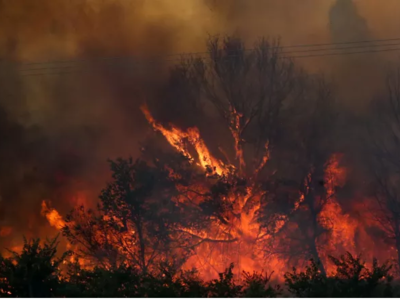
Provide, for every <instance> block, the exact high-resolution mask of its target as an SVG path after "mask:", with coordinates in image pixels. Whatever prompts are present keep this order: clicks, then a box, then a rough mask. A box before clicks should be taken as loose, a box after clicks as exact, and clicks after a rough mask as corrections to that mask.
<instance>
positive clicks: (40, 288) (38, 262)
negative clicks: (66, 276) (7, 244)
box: [0, 238, 68, 297]
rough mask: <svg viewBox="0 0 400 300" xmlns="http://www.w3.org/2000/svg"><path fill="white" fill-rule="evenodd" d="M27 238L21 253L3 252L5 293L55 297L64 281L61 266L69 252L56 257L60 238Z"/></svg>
mask: <svg viewBox="0 0 400 300" xmlns="http://www.w3.org/2000/svg"><path fill="white" fill-rule="evenodd" d="M24 240H25V244H24V247H23V248H22V251H21V253H17V252H14V251H10V253H11V257H9V258H6V257H4V256H3V255H0V296H1V297H54V296H56V292H57V289H59V288H60V286H61V285H62V280H60V278H59V277H60V275H61V273H60V266H61V264H62V262H63V261H64V259H65V258H66V256H67V255H68V253H64V254H62V255H61V257H58V258H57V257H56V252H57V238H55V239H53V240H50V241H47V242H45V243H44V244H43V245H42V244H41V243H40V240H39V239H36V240H26V239H24Z"/></svg>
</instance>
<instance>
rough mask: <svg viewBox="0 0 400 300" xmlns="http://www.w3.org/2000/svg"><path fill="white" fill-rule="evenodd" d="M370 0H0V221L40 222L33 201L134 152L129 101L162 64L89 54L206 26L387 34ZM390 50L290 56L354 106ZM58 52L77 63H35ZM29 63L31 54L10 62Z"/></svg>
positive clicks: (137, 53)
mask: <svg viewBox="0 0 400 300" xmlns="http://www.w3.org/2000/svg"><path fill="white" fill-rule="evenodd" d="M375 7H376V0H364V1H361V0H360V1H351V0H337V1H335V0H326V1H320V0H303V1H298V0H282V1H278V0H173V1H171V0H120V1H118V0H104V1H100V0H70V1H65V0H35V1H32V0H13V1H9V0H1V1H0V65H1V67H0V143H1V148H0V227H6V226H11V227H13V228H14V233H15V235H14V234H13V239H14V236H15V240H16V241H19V239H20V234H22V233H25V234H26V233H30V234H31V235H40V234H42V233H43V232H47V231H48V227H47V225H46V221H45V220H44V219H43V217H41V216H40V203H41V201H42V200H43V199H51V200H52V202H53V204H54V206H55V207H56V208H57V209H59V210H61V211H63V212H66V211H67V210H68V209H70V208H71V206H72V205H74V204H76V203H75V202H74V200H71V199H74V195H75V193H76V191H82V192H87V193H89V194H90V195H91V196H94V195H96V193H98V192H99V191H100V189H101V188H102V187H103V186H104V183H105V181H106V180H107V178H108V175H109V174H108V168H107V167H108V166H107V162H106V160H107V158H115V157H117V156H125V157H126V156H129V155H132V156H134V157H135V156H137V155H138V149H139V145H140V142H141V141H142V140H143V138H144V137H145V136H146V133H147V132H148V131H149V130H150V129H149V127H148V126H147V123H146V122H145V119H144V118H143V116H142V115H141V113H140V110H139V106H140V104H142V103H143V102H145V101H146V97H149V92H150V94H151V95H154V94H156V95H157V96H158V97H162V93H161V92H160V91H162V89H163V86H164V83H165V81H166V80H165V78H166V75H167V74H168V71H167V64H166V62H165V61H164V60H163V61H159V62H158V63H157V64H151V65H149V64H142V65H140V67H138V64H132V66H131V67H129V64H128V63H127V61H126V60H122V63H121V64H122V66H124V67H125V68H119V69H118V68H116V67H115V65H116V63H115V62H114V64H113V66H114V67H113V68H111V69H110V68H109V67H104V64H101V65H99V63H98V62H96V61H90V60H91V59H95V58H101V57H131V58H135V59H137V60H139V61H140V60H143V59H147V58H150V57H157V56H161V57H164V56H166V55H168V54H170V53H181V52H197V51H204V50H205V41H206V39H207V37H208V36H209V35H215V34H222V35H225V34H237V35H239V36H241V37H242V38H243V39H244V40H245V41H246V42H247V43H248V44H249V45H250V46H251V43H252V42H253V41H254V40H255V39H257V38H259V37H260V36H272V37H278V36H280V37H281V38H282V44H283V45H294V44H302V43H323V42H328V43H329V42H337V41H340V42H341V41H345V42H346V41H351V40H356V39H372V38H374V39H375V38H393V37H395V34H396V32H397V30H398V28H400V19H399V18H398V17H396V15H395V13H394V12H395V11H400V2H398V1H397V0H385V1H384V4H382V5H381V6H380V9H379V10H378V9H375ZM396 28H397V29H396ZM394 58H395V56H393V55H389V54H388V55H385V56H383V55H382V56H379V57H373V58H371V56H368V57H367V56H365V57H362V58H358V59H355V58H346V59H339V60H335V59H331V58H326V59H324V58H316V59H310V60H304V61H301V62H299V63H300V64H301V65H303V66H304V67H305V68H307V69H308V70H310V72H321V71H323V72H326V73H327V74H328V75H329V76H332V77H336V82H337V83H338V84H339V85H340V84H341V86H342V88H341V89H340V93H341V94H342V95H344V96H343V99H345V100H343V101H346V103H347V102H349V101H350V102H352V103H356V105H350V106H352V107H353V108H354V109H358V108H359V107H361V106H362V105H363V103H364V102H365V101H366V100H365V99H364V98H365V97H367V95H368V93H370V91H367V92H365V93H361V94H354V93H353V94H352V93H351V92H353V91H354V90H355V89H354V85H355V84H363V86H374V85H373V84H371V85H370V84H367V83H366V81H374V82H375V81H377V78H379V76H378V75H376V76H369V77H368V76H367V77H363V76H361V75H362V74H366V73H368V72H369V71H370V70H374V72H373V73H374V74H376V73H379V72H380V69H379V68H378V67H376V65H377V63H376V62H378V63H379V65H381V64H384V63H386V62H390V61H393V59H394ZM371 59H372V60H373V62H371ZM63 60H75V61H77V60H79V61H84V62H86V63H87V64H86V65H85V66H84V67H82V68H81V69H80V70H82V69H83V70H84V72H83V71H80V72H71V73H67V72H66V73H65V74H64V73H63V71H65V69H62V68H61V66H71V64H65V65H62V64H59V63H55V64H49V63H44V62H49V61H63ZM88 61H90V62H88ZM35 62H42V63H40V64H37V65H21V63H35ZM376 70H378V71H376ZM375 71H376V72H375ZM49 73H52V74H49ZM344 74H347V75H346V76H344ZM349 74H350V75H349ZM342 76H344V78H346V82H347V83H346V84H343V83H342V82H341V80H340V78H341V77H342ZM354 78H358V79H357V80H354ZM360 78H361V79H360ZM349 82H350V84H349ZM154 91H157V92H156V93H153V92H154ZM346 95H347V96H346ZM13 239H10V238H9V237H0V244H2V243H3V244H12V243H14V242H15V240H13Z"/></svg>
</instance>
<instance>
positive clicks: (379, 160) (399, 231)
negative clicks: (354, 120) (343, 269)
mask: <svg viewBox="0 0 400 300" xmlns="http://www.w3.org/2000/svg"><path fill="white" fill-rule="evenodd" d="M372 108H373V115H374V117H373V118H372V121H370V123H369V126H368V136H367V137H366V138H365V145H366V148H367V149H368V150H369V152H368V153H369V155H368V156H367V163H368V165H369V167H370V168H369V169H370V173H371V175H372V178H373V185H372V188H373V191H372V193H373V196H374V199H375V203H374V205H373V207H371V212H372V214H373V217H374V219H375V220H376V221H377V222H378V224H379V227H380V228H381V229H382V230H383V232H384V233H385V239H386V241H387V242H389V243H390V244H392V245H393V246H395V247H396V250H397V255H398V264H399V266H400V189H399V183H400V158H399V155H398V153H399V151H400V68H399V67H397V68H395V69H394V70H393V71H392V72H390V73H389V74H388V77H387V82H386V92H385V93H384V94H382V95H381V96H379V97H377V98H376V100H375V101H373V103H372Z"/></svg>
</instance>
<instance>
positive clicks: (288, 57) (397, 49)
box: [22, 47, 400, 76]
mask: <svg viewBox="0 0 400 300" xmlns="http://www.w3.org/2000/svg"><path fill="white" fill-rule="evenodd" d="M394 51H400V47H398V48H388V49H378V50H370V51H352V52H342V53H324V54H314V55H297V56H282V57H280V58H281V59H299V58H300V59H303V58H314V57H326V56H341V55H344V56H346V55H355V54H369V53H377V52H394ZM83 72H84V71H83V70H71V71H68V70H66V71H65V72H42V73H28V74H22V76H41V75H63V74H73V73H83ZM87 72H88V73H90V72H93V69H92V70H87Z"/></svg>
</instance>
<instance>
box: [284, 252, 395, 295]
mask: <svg viewBox="0 0 400 300" xmlns="http://www.w3.org/2000/svg"><path fill="white" fill-rule="evenodd" d="M330 260H331V262H332V263H333V264H334V266H335V268H336V271H335V273H334V274H332V276H329V277H326V276H324V275H323V274H322V273H321V271H320V269H319V267H318V265H317V264H316V263H315V262H314V261H313V260H312V261H311V263H310V264H309V265H308V266H307V267H306V270H305V271H303V272H298V271H297V270H296V269H295V268H294V269H293V271H292V272H288V273H286V274H285V283H286V286H287V287H288V290H289V292H291V293H292V294H294V295H295V296H297V297H308V298H311V297H320V298H321V297H330V298H331V297H362V298H363V297H390V296H392V295H393V290H392V285H391V283H392V279H393V278H392V276H391V275H390V270H391V268H392V266H391V265H389V264H387V263H385V264H383V265H378V262H377V261H376V260H375V259H374V260H373V264H372V270H370V269H368V268H367V267H366V266H365V262H363V261H362V260H361V258H360V257H354V256H353V255H351V254H350V253H347V254H346V255H342V256H340V258H335V257H332V256H331V257H330Z"/></svg>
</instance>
